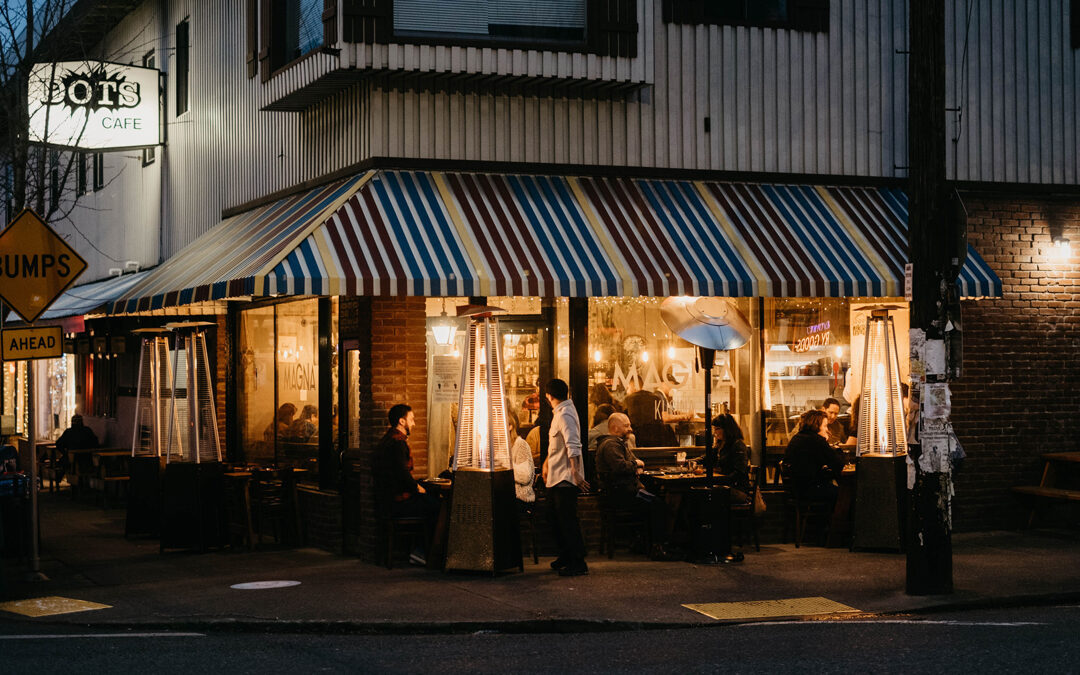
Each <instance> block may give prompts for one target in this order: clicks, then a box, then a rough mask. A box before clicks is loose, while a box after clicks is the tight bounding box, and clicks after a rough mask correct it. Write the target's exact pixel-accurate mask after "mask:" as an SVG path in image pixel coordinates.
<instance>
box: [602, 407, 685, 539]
mask: <svg viewBox="0 0 1080 675" xmlns="http://www.w3.org/2000/svg"><path fill="white" fill-rule="evenodd" d="M607 422H608V431H609V432H610V433H609V435H607V436H604V437H603V438H601V439H600V444H599V446H598V447H597V450H596V477H597V478H598V479H599V481H600V494H601V499H603V500H605V501H606V502H607V505H608V506H610V507H612V508H616V509H620V510H626V511H631V512H634V513H637V514H641V515H643V516H647V517H648V518H649V527H650V532H651V535H652V541H653V545H652V550H651V551H650V552H649V554H650V557H651V558H652V559H653V560H671V559H672V557H671V554H670V553H668V551H667V550H666V549H665V548H664V545H663V544H662V542H663V540H664V538H665V537H666V522H667V514H666V513H665V510H664V501H663V500H661V499H657V498H656V496H655V495H653V494H652V493H650V492H647V491H646V490H645V488H644V486H642V484H641V481H640V480H638V476H639V475H640V474H641V472H642V471H643V470H644V469H645V463H644V462H642V461H641V460H640V459H638V458H637V457H635V456H634V451H633V450H631V449H630V447H629V446H628V445H627V437H628V436H629V435H630V432H631V431H633V427H632V425H631V424H630V418H629V417H627V416H626V415H624V414H623V413H612V414H611V416H609V417H608V419H607Z"/></svg>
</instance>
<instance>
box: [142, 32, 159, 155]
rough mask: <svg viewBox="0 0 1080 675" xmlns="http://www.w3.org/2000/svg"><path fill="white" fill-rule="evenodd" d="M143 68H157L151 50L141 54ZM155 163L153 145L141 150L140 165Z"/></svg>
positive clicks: (155, 53)
mask: <svg viewBox="0 0 1080 675" xmlns="http://www.w3.org/2000/svg"><path fill="white" fill-rule="evenodd" d="M142 65H143V68H154V69H156V68H157V51H156V50H154V49H151V50H150V51H148V52H146V53H145V54H143V57H142ZM155 161H157V146H156V145H153V146H150V147H148V148H143V151H142V165H143V166H149V165H151V164H153V163H154V162H155Z"/></svg>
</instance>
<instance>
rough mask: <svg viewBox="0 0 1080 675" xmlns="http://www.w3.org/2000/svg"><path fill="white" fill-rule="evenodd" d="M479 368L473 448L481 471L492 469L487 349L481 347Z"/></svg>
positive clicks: (477, 370) (474, 400)
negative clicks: (489, 434) (489, 436)
mask: <svg viewBox="0 0 1080 675" xmlns="http://www.w3.org/2000/svg"><path fill="white" fill-rule="evenodd" d="M476 365H477V368H476V370H475V371H474V376H475V377H476V394H475V396H474V397H473V406H474V410H473V443H474V444H475V445H474V446H473V447H475V448H476V457H477V458H478V459H479V460H480V461H479V465H480V468H481V469H487V468H489V467H490V461H489V460H490V455H491V442H490V439H489V438H488V429H489V428H490V426H491V425H490V424H489V422H488V412H489V411H488V391H487V377H485V375H486V373H487V368H486V366H487V349H486V348H485V347H480V352H479V353H478V354H477V357H476Z"/></svg>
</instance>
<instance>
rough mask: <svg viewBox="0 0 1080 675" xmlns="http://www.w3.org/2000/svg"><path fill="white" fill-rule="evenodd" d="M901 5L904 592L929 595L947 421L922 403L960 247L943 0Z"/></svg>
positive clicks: (940, 367) (936, 371)
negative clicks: (905, 273) (904, 25)
mask: <svg viewBox="0 0 1080 675" xmlns="http://www.w3.org/2000/svg"><path fill="white" fill-rule="evenodd" d="M909 8H910V17H909V18H910V20H909V26H910V29H909V36H910V45H909V49H910V56H909V62H908V85H909V86H908V164H909V179H908V247H909V248H908V250H909V254H910V261H911V264H912V294H911V345H912V350H911V373H912V388H913V396H912V400H913V402H919V401H921V405H920V412H919V416H918V422H917V425H918V427H917V429H916V430H914V433H912V434H909V441H914V442H913V443H910V448H909V459H908V462H909V466H908V487H909V489H910V493H909V498H910V507H911V508H910V510H909V523H908V540H907V592H908V593H909V594H911V595H933V594H942V593H951V592H952V588H953V581H952V536H951V531H952V521H951V497H952V472H951V468H952V467H951V456H950V451H949V448H950V442H949V441H948V440H945V441H942V440H941V439H942V437H943V430H946V429H950V428H951V427H950V426H949V425H948V417H947V415H948V412H947V410H946V411H945V417H944V418H943V417H942V416H941V415H942V407H941V406H940V405H937V406H936V407H935V406H932V405H931V404H932V403H940V401H941V400H942V396H941V395H942V393H943V391H945V390H943V389H942V388H943V387H945V388H947V387H948V384H947V380H948V379H949V378H950V377H952V376H954V375H955V374H957V373H958V372H959V363H949V362H948V360H949V359H948V356H947V355H948V354H949V353H950V350H949V348H948V342H950V341H952V340H954V339H955V340H959V334H960V333H959V330H957V329H958V328H959V314H958V313H957V310H958V305H957V301H956V291H955V285H956V274H957V272H958V271H959V266H960V263H962V261H963V255H964V253H963V251H961V250H959V249H960V247H959V246H958V245H957V244H958V242H961V241H962V238H961V237H959V236H958V232H957V229H956V228H957V227H963V224H962V222H959V221H958V219H957V218H956V217H955V212H954V208H953V202H952V200H951V199H950V192H951V191H950V190H949V188H948V186H947V184H946V176H945V3H943V2H942V1H941V0H909ZM951 317H955V322H953V321H951V320H950V319H951ZM957 346H958V345H957ZM955 353H957V354H958V353H959V349H956V350H955ZM930 399H932V400H930ZM931 418H932V419H931Z"/></svg>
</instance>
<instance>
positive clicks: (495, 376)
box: [446, 305, 523, 573]
mask: <svg viewBox="0 0 1080 675" xmlns="http://www.w3.org/2000/svg"><path fill="white" fill-rule="evenodd" d="M502 312H503V310H501V309H499V308H497V307H490V306H486V305H466V306H464V307H461V308H459V309H458V316H466V317H468V318H469V325H468V332H467V335H466V338H465V340H466V344H465V353H464V355H463V356H464V358H463V359H462V372H461V393H460V399H459V403H458V423H457V438H456V440H455V442H454V465H453V470H454V490H453V498H452V502H451V507H450V528H449V538H448V541H447V550H446V569H448V570H451V569H455V570H468V571H476V572H491V573H495V572H498V571H499V570H504V569H509V568H511V567H517V568H519V569H523V567H522V559H521V537H520V534H519V532H518V512H517V504H516V503H515V495H514V472H513V468H512V465H511V462H510V445H509V437H508V432H507V429H506V407H505V406H506V397H505V396H504V394H503V370H502V349H501V346H502V343H501V342H500V340H499V327H498V321H497V320H496V319H495V314H498V313H502Z"/></svg>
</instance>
